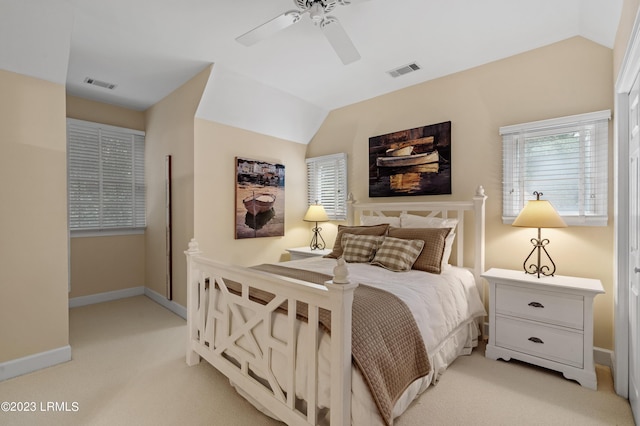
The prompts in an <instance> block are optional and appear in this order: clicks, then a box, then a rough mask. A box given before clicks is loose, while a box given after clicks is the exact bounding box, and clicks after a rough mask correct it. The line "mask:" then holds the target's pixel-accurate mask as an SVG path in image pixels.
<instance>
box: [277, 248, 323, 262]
mask: <svg viewBox="0 0 640 426" xmlns="http://www.w3.org/2000/svg"><path fill="white" fill-rule="evenodd" d="M287 251H288V252H289V254H291V260H298V259H305V258H307V257H321V256H324V255H325V254H329V253H331V250H329V249H323V250H319V249H316V250H311V248H310V247H296V248H289V249H287Z"/></svg>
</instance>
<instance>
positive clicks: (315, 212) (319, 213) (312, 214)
mask: <svg viewBox="0 0 640 426" xmlns="http://www.w3.org/2000/svg"><path fill="white" fill-rule="evenodd" d="M303 220H304V221H305V222H327V221H328V220H329V216H327V212H326V211H325V210H324V207H322V206H321V205H320V204H312V205H310V206H309V209H308V210H307V213H306V214H305V215H304V219H303Z"/></svg>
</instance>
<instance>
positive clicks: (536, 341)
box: [528, 337, 544, 345]
mask: <svg viewBox="0 0 640 426" xmlns="http://www.w3.org/2000/svg"><path fill="white" fill-rule="evenodd" d="M528 340H529V341H530V342H533V343H542V344H543V345H544V342H543V341H542V339H540V338H538V337H529V339H528Z"/></svg>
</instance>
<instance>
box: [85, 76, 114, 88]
mask: <svg viewBox="0 0 640 426" xmlns="http://www.w3.org/2000/svg"><path fill="white" fill-rule="evenodd" d="M84 82H85V83H87V84H90V85H92V86H98V87H102V88H103V89H109V90H113V89H115V88H116V85H115V84H113V83H108V82H106V81H102V80H96V79H95V78H91V77H87V78H85V79H84Z"/></svg>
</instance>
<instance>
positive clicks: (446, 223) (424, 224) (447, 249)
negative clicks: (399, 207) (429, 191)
mask: <svg viewBox="0 0 640 426" xmlns="http://www.w3.org/2000/svg"><path fill="white" fill-rule="evenodd" d="M456 226H458V219H454V218H452V219H443V218H441V217H425V216H418V215H415V214H408V213H402V214H400V227H401V228H451V232H450V233H449V235H447V238H446V239H445V242H444V255H443V256H442V265H441V266H442V269H444V268H445V266H447V265H448V264H449V257H450V256H451V250H452V248H453V240H455V238H456Z"/></svg>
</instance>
